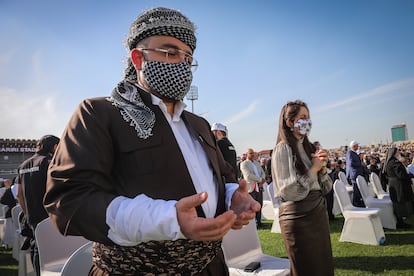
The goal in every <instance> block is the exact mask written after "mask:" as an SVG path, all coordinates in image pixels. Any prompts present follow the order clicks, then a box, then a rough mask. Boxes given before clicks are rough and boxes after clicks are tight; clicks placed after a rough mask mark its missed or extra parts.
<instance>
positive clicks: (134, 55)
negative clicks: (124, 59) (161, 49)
mask: <svg viewBox="0 0 414 276" xmlns="http://www.w3.org/2000/svg"><path fill="white" fill-rule="evenodd" d="M130 55H131V56H130V57H131V61H132V64H134V66H135V69H136V70H141V69H142V52H141V51H139V50H138V49H132V50H131V53H130Z"/></svg>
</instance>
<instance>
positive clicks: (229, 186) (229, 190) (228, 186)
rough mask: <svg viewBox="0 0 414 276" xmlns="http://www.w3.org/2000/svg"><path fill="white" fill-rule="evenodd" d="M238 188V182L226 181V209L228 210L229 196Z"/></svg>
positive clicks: (229, 205) (229, 204)
mask: <svg viewBox="0 0 414 276" xmlns="http://www.w3.org/2000/svg"><path fill="white" fill-rule="evenodd" d="M238 188H239V184H238V183H226V207H227V210H230V207H231V198H232V197H233V194H234V192H235V191H236V190H237V189H238Z"/></svg>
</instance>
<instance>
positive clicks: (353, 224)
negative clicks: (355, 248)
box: [334, 179, 385, 245]
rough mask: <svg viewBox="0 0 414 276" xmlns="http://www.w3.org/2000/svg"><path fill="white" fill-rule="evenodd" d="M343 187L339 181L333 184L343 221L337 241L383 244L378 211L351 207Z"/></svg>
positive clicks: (382, 231) (376, 209) (383, 238)
mask: <svg viewBox="0 0 414 276" xmlns="http://www.w3.org/2000/svg"><path fill="white" fill-rule="evenodd" d="M345 185H346V184H344V183H342V181H340V180H339V179H338V180H336V181H335V183H334V191H335V196H336V198H337V200H338V204H339V206H340V208H341V211H342V215H343V216H344V219H345V221H344V226H343V227H342V232H341V236H340V238H339V241H341V242H353V243H360V244H371V245H381V244H383V243H384V242H385V234H384V230H383V228H382V224H381V219H380V217H379V209H378V208H362V207H355V206H353V205H352V203H351V200H350V199H349V195H348V192H347V190H346V188H345Z"/></svg>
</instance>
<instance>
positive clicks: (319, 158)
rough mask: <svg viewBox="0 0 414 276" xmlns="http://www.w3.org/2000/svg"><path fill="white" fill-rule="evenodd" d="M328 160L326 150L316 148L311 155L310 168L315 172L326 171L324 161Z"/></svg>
mask: <svg viewBox="0 0 414 276" xmlns="http://www.w3.org/2000/svg"><path fill="white" fill-rule="evenodd" d="M327 162H328V152H327V151H326V150H324V149H321V150H318V151H317V152H315V153H314V154H313V155H312V170H313V171H314V172H315V173H318V172H321V173H323V174H324V173H326V163H327Z"/></svg>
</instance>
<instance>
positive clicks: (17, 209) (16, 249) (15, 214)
mask: <svg viewBox="0 0 414 276" xmlns="http://www.w3.org/2000/svg"><path fill="white" fill-rule="evenodd" d="M21 212H22V207H21V206H20V204H17V205H16V206H14V207H13V208H12V211H11V215H12V223H13V228H14V233H13V235H14V236H13V251H12V256H13V258H14V259H15V260H16V261H19V264H20V257H21V256H20V251H21V250H20V247H21V243H22V242H23V240H24V239H23V236H21V235H20V221H19V216H20V213H21ZM19 266H20V265H19Z"/></svg>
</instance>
